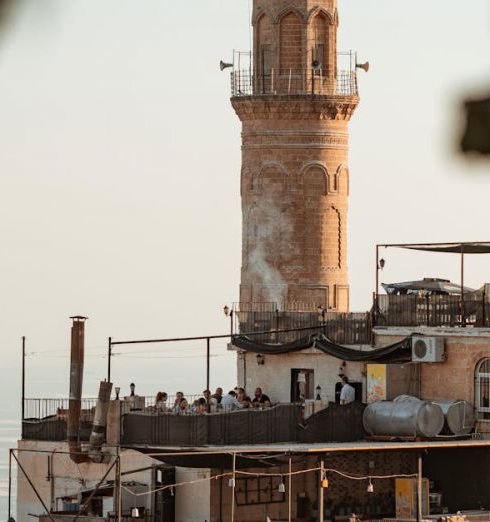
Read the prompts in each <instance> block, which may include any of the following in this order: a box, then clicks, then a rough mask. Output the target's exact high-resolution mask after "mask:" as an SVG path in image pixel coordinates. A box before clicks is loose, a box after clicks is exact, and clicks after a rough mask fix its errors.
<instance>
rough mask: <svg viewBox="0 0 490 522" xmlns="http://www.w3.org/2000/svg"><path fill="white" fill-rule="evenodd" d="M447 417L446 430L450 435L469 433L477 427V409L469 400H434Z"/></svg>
mask: <svg viewBox="0 0 490 522" xmlns="http://www.w3.org/2000/svg"><path fill="white" fill-rule="evenodd" d="M434 402H435V403H436V404H438V405H439V406H440V407H441V409H442V412H443V413H444V417H445V420H446V422H445V427H444V428H445V431H446V432H448V433H449V434H450V435H468V434H469V433H471V432H472V431H473V429H474V427H475V423H476V417H475V409H474V408H473V406H472V405H471V404H470V403H469V402H467V401H434Z"/></svg>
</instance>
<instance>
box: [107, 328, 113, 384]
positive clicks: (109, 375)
mask: <svg viewBox="0 0 490 522" xmlns="http://www.w3.org/2000/svg"><path fill="white" fill-rule="evenodd" d="M111 359H112V337H109V346H108V350H107V382H111Z"/></svg>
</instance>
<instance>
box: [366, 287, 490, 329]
mask: <svg viewBox="0 0 490 522" xmlns="http://www.w3.org/2000/svg"><path fill="white" fill-rule="evenodd" d="M373 312H374V313H373V321H374V324H375V325H376V326H474V327H480V328H482V327H489V326H490V303H489V302H488V300H487V297H486V296H485V295H484V294H483V295H465V296H464V300H463V299H461V296H458V295H427V296H419V295H378V296H377V297H376V302H375V305H374V310H373Z"/></svg>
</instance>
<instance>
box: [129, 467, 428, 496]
mask: <svg viewBox="0 0 490 522" xmlns="http://www.w3.org/2000/svg"><path fill="white" fill-rule="evenodd" d="M317 471H323V474H324V476H325V475H326V474H327V473H334V474H337V475H340V476H341V477H344V478H346V479H349V480H387V479H395V478H416V477H418V475H417V474H416V473H413V474H398V475H366V476H364V475H356V474H352V473H346V472H344V471H340V470H338V469H334V468H321V467H315V468H308V469H302V470H298V471H292V472H286V473H257V472H251V471H239V470H235V472H228V473H221V474H219V475H213V476H211V477H204V478H201V479H195V480H189V481H185V482H177V483H175V484H166V485H165V486H161V487H159V488H155V489H152V490H148V491H144V492H142V493H135V492H134V491H131V490H130V489H128V488H126V487H124V486H123V488H124V489H125V490H126V491H127V492H128V493H130V494H132V495H133V496H135V497H142V496H145V495H151V494H153V493H157V492H159V491H165V490H167V489H172V488H178V487H181V486H186V485H190V484H198V483H201V482H207V481H209V482H210V481H212V480H218V479H220V478H226V477H230V478H231V477H235V476H236V475H245V476H250V477H257V478H259V477H283V478H285V477H289V476H291V477H293V476H296V475H304V474H306V473H314V472H317Z"/></svg>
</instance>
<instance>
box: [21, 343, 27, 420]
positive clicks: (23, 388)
mask: <svg viewBox="0 0 490 522" xmlns="http://www.w3.org/2000/svg"><path fill="white" fill-rule="evenodd" d="M21 400H22V405H21V412H22V421H24V419H25V402H26V338H25V336H24V337H22V398H21Z"/></svg>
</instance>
